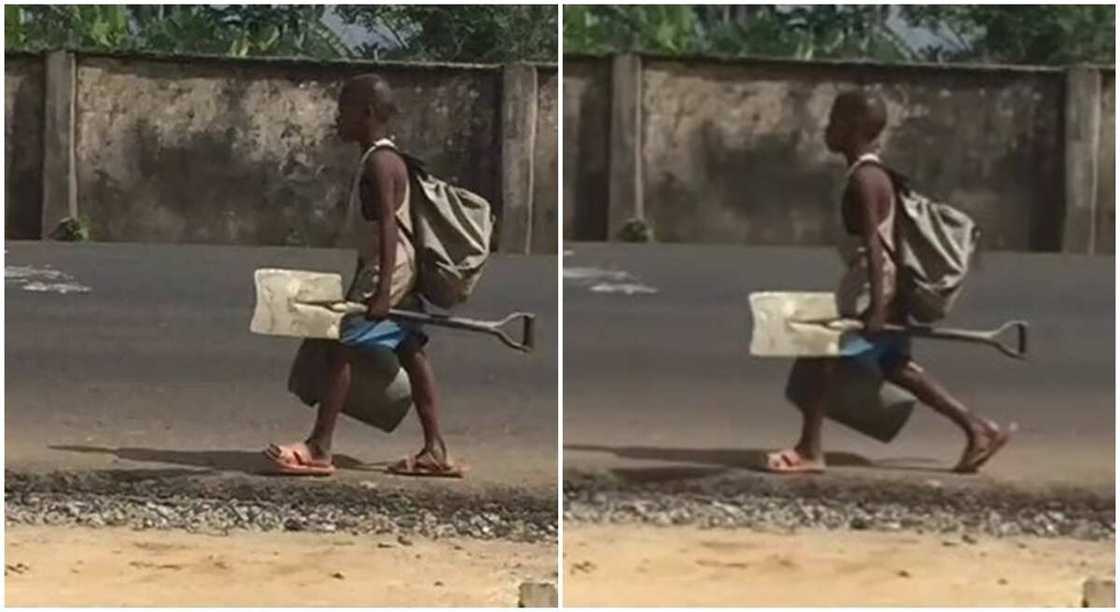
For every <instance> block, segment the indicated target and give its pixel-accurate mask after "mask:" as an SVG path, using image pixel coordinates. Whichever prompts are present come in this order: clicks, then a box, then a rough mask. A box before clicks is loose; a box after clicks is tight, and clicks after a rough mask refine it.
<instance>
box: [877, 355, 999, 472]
mask: <svg viewBox="0 0 1120 612" xmlns="http://www.w3.org/2000/svg"><path fill="white" fill-rule="evenodd" d="M887 380H889V381H891V382H893V383H894V384H896V385H898V386H900V387H902V388H903V389H906V390H907V391H909V392H910V393H913V394H914V397H916V398H918V401H920V402H922V403H923V404H926V405H927V406H929V407H931V408H933V409H934V410H936V411H937V412H939V413H941V414H943V415H945V416H946V417H948V418H949V420H951V421H953V423H955V424H956V425H957V427H960V428H961V430H962V431H963V432H964V434H965V438H966V439H967V440H968V443H967V445H966V446H965V449H964V453H963V454H962V455H961V459H960V461H959V462H958V463H957V465H956V467H954V468H953V471H955V472H975V471H976V470H978V469H979V468H980V466H982V465H984V463H986V462H987V461H988V460H989V459H991V458H992V456H993V455H995V454H996V452H998V451H999V449H1001V448H1003V445H1004V444H1006V443H1007V441H1008V439H1009V437H1010V436H1009V434H1008V433H1007V432H1004V431H1001V430H1000V428H999V426H998V425H996V424H995V423H994V422H992V421H990V420H988V419H984V418H980V417H979V416H977V415H975V414H973V413H971V412H969V410H968V408H967V407H965V405H964V404H962V403H961V402H960V401H959V400H957V399H956V398H954V397H953V396H952V395H950V394H949V392H948V391H947V390H946V389H945V388H944V387H942V386H941V385H940V384H939V383H938V382H937V381H936V380H934V378H933V377H932V376H930V375H929V374H928V373H927V372H926V371H925V370H923V369H922V368H921V367H920V366H919V365H918V364H916V363H914V362H913V361H911V360H909V359H907V360H905V361H903V362H900V363H899V364H897V365H895V366H894V367H892V368H891V369H889V370H888V371H887Z"/></svg>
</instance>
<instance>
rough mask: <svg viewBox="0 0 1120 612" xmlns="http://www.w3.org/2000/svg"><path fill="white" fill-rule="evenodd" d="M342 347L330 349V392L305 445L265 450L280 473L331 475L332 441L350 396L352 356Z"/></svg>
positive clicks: (288, 445) (320, 403)
mask: <svg viewBox="0 0 1120 612" xmlns="http://www.w3.org/2000/svg"><path fill="white" fill-rule="evenodd" d="M347 351H348V349H346V348H345V347H344V346H342V345H341V344H335V345H332V346H331V349H330V352H329V353H327V371H328V374H327V392H326V395H325V397H324V398H323V400H322V401H320V402H319V409H318V412H317V414H316V416H315V426H314V427H313V428H312V430H311V435H309V436H308V437H307V440H306V441H305V442H297V443H294V444H286V445H283V446H281V445H277V444H271V445H269V447H268V449H266V450H265V456H266V457H268V458H269V459H270V460H271V461H272V462H273V463H274V464H276V466H277V468H278V469H280V471H282V472H285V473H293V474H294V473H315V474H329V473H331V472H333V471H334V467H333V466H332V464H331V439H332V438H333V437H334V428H335V424H336V423H337V422H338V415H339V413H340V412H342V405H343V403H345V401H346V396H347V395H348V394H349V393H350V372H351V367H350V356H349V354H348V353H347Z"/></svg>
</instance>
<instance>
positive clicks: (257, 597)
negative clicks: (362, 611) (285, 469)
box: [4, 526, 556, 607]
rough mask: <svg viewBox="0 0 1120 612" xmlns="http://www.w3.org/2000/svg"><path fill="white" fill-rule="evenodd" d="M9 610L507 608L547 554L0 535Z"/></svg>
mask: <svg viewBox="0 0 1120 612" xmlns="http://www.w3.org/2000/svg"><path fill="white" fill-rule="evenodd" d="M5 552H6V559H5V572H4V573H5V584H6V587H7V590H6V604H7V605H8V606H103V607H117V606H187V607H191V606H284V607H289V606H291V607H304V606H433V607H443V606H476V607H493V606H516V605H517V601H518V586H519V585H520V584H521V583H522V582H527V581H533V582H541V581H543V582H550V583H555V582H556V577H555V572H556V547H555V545H549V544H522V543H514V542H483V541H477V540H469V539H464V540H424V539H421V538H414V539H411V540H406V543H401V542H399V541H398V539H397V538H396V537H395V536H350V535H345V534H338V535H323V534H308V533H233V534H231V535H229V536H208V535H195V534H189V533H185V532H181V531H132V530H129V529H90V528H71V527H27V526H14V527H8V529H7V537H6V540H5Z"/></svg>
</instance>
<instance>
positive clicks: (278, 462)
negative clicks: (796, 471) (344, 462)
mask: <svg viewBox="0 0 1120 612" xmlns="http://www.w3.org/2000/svg"><path fill="white" fill-rule="evenodd" d="M264 456H265V458H266V459H268V461H269V463H271V464H272V471H273V472H274V473H276V474H287V475H293V476H330V475H331V474H334V464H333V463H332V462H331V457H330V455H326V456H322V455H316V454H315V453H314V452H313V451H312V449H311V447H309V446H308V445H307V444H306V443H305V442H296V443H295V444H288V445H285V446H280V445H277V444H269V445H268V448H266V449H265V450H264Z"/></svg>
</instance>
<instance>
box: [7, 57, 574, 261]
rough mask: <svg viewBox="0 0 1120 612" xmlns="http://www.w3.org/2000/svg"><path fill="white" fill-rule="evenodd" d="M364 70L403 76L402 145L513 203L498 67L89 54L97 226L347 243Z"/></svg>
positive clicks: (550, 188) (544, 191)
mask: <svg viewBox="0 0 1120 612" xmlns="http://www.w3.org/2000/svg"><path fill="white" fill-rule="evenodd" d="M11 66H12V64H11V63H9V69H8V80H9V83H11V82H12V79H13V78H15V77H16V76H18V75H17V74H15V73H13V69H12V67H11ZM538 69H540V70H541V71H543V73H544V75H545V77H544V78H542V79H541V80H542V84H543V85H542V90H541V91H539V92H536V94H537V97H538V100H537V102H538V103H539V104H541V112H540V113H539V114H538V120H539V124H540V127H539V129H538V134H537V136H536V139H535V140H536V142H535V143H530V144H540V145H542V146H547V145H548V144H549V143H551V146H552V147H553V150H552V152H551V154H550V153H549V152H548V151H538V150H536V149H533V150H532V152H533V159H534V162H535V166H536V167H537V168H539V169H540V171H539V172H538V173H537V174H539V175H540V176H539V177H538V178H537V179H536V181H535V185H536V189H535V194H534V197H533V199H534V200H542V202H543V203H542V204H541V205H539V206H537V207H535V208H534V210H538V211H541V214H547V213H548V212H549V211H551V212H552V214H554V215H555V213H556V205H555V200H556V195H555V193H556V178H555V177H556V171H555V168H556V164H555V156H556V153H555V143H556V123H557V121H556V103H555V100H556V96H557V91H556V76H555V75H556V69H555V67H549V66H544V67H539V68H538ZM365 72H376V73H379V74H381V75H382V76H384V77H385V78H386V79H387V80H388V81H389V83H390V85H391V86H392V87H393V89H394V91H395V94H396V97H397V102H398V104H399V105H400V107H401V109H402V113H401V115H400V116H399V117H398V119H397V123H396V125H395V136H396V139H397V142H398V144H399V145H400V146H401V147H402V148H404V149H405V150H406V151H408V152H409V153H411V154H413V155H416V156H417V157H420V158H421V159H423V160H424V161H425V162H427V164H428V166H429V169H430V170H431V171H432V172H433V173H435V174H437V175H438V176H440V177H442V178H444V179H446V180H448V181H449V182H454V183H456V184H459V185H461V186H463V187H466V188H468V189H471V190H473V191H476V192H478V193H479V194H481V195H482V196H484V197H486V198H487V199H488V200H490V202H491V204H492V205H493V206H494V209H495V212H496V213H498V214H499V216H500V215H501V212H502V188H501V177H502V172H503V159H502V155H501V151H502V148H501V137H502V134H501V131H502V123H501V105H502V71H501V67H500V66H466V65H425V64H399V63H380V64H372V63H342V62H331V63H319V62H307V61H295V60H230V59H222V58H182V57H180V58H166V57H152V56H119V55H97V54H79V55H78V56H77V67H76V77H75V79H74V81H75V86H74V92H75V93H74V107H75V112H74V117H73V130H74V134H75V138H74V145H73V147H74V150H73V152H74V168H75V170H74V173H75V175H76V179H77V194H78V195H77V204H78V205H77V208H78V209H79V211H80V213H81V214H82V215H83V216H86V217H88V218H89V219H90V221H91V234H92V238H93V239H94V240H103V241H141V242H196V243H221V244H260V245H284V244H288V245H305V246H338V245H339V240H340V238H339V231H340V228H341V221H342V218H343V217H342V215H343V213H344V210H345V201H346V197H347V194H348V189H349V184H350V179H351V177H352V175H353V172H354V170H355V165H356V163H357V160H358V152H357V150H356V148H355V147H354V145H346V144H343V143H342V142H341V141H339V140H338V138H337V136H336V135H335V131H334V117H335V113H336V104H335V99H336V97H337V94H338V90H339V87H340V86H341V83H342V82H343V81H344V80H345V79H346V78H348V77H349V76H352V75H354V74H360V73H365ZM549 74H551V75H552V76H551V78H549V77H548V75H549ZM548 86H550V87H552V91H551V92H549V91H545V90H544V88H546V87H548ZM9 90H11V86H10V85H9ZM10 96H11V93H9V100H10V99H11V97H10ZM38 97H39V98H40V99H41V98H42V94H41V93H40V94H39V96H38ZM41 104H42V102H41V101H40V102H39V105H40V106H41ZM10 107H11V103H9V112H8V115H7V116H8V117H9V118H11V117H12V113H11V110H10ZM9 122H10V119H9ZM550 129H551V134H549V130H550ZM40 130H41V128H40ZM9 141H11V139H9ZM9 146H10V145H9ZM9 150H10V149H9ZM550 155H551V157H550ZM28 157H29V158H35V157H41V155H39V156H36V155H34V154H29V155H28ZM550 164H551V173H549V172H548V168H549V167H550ZM11 188H12V182H11V181H9V189H11ZM549 194H551V195H549ZM549 198H551V200H550V199H549ZM31 200H33V198H31ZM40 210H41V208H40ZM29 216H31V215H29ZM535 223H536V224H539V225H541V226H542V227H546V226H548V225H549V224H550V223H551V226H552V228H553V229H552V234H553V235H552V237H551V240H550V241H548V240H546V241H545V243H543V244H536V243H534V244H532V245H531V246H532V250H534V251H536V252H555V246H556V239H555V227H556V225H555V224H556V221H555V219H552V220H551V221H550V220H549V219H547V218H543V219H536V220H535ZM49 229H50V228H48V229H47V231H49ZM543 235H544V236H545V237H546V238H547V233H544V234H543ZM549 249H551V250H549Z"/></svg>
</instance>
